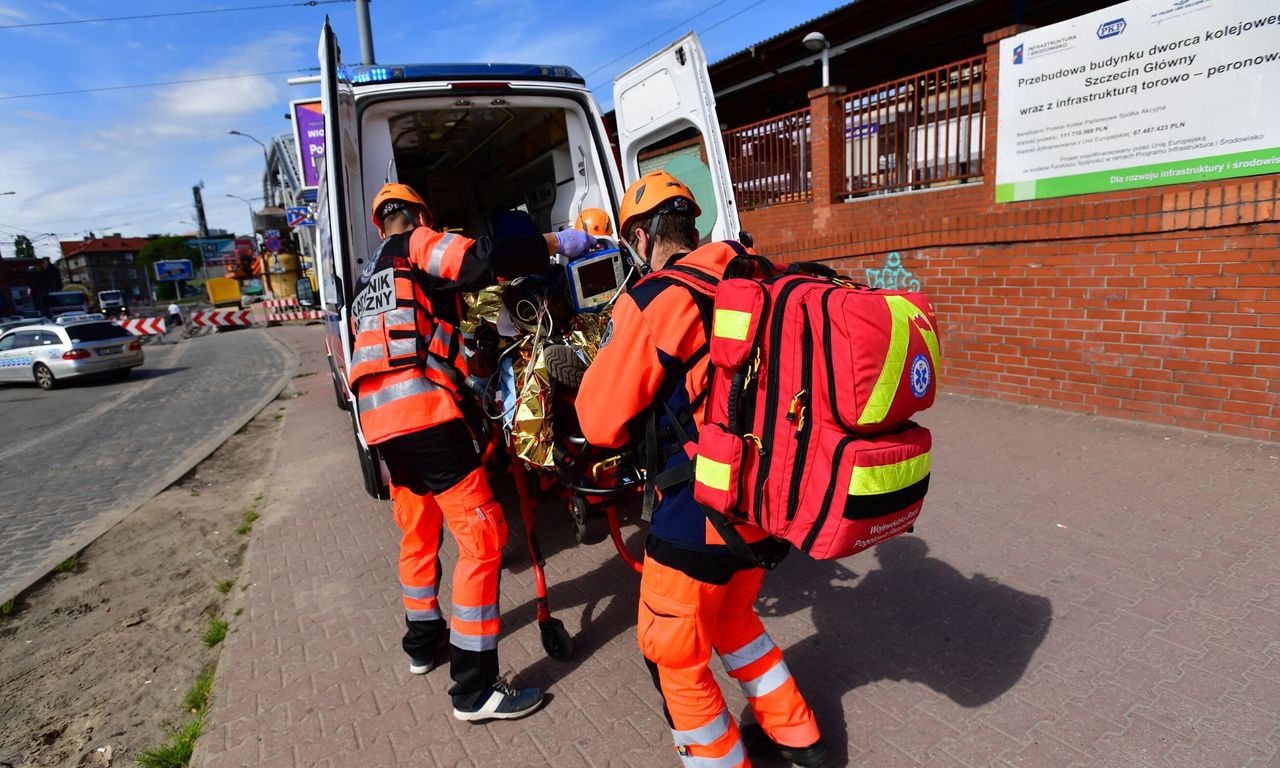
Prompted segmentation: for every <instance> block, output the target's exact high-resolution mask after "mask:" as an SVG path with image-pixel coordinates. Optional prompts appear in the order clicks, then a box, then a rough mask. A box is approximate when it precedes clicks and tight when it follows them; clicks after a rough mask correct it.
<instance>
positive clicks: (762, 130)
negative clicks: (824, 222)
mask: <svg viewBox="0 0 1280 768" xmlns="http://www.w3.org/2000/svg"><path fill="white" fill-rule="evenodd" d="M723 137H724V146H725V152H726V153H727V154H728V157H729V176H730V178H732V179H733V189H734V192H735V196H736V198H737V200H738V207H739V209H741V210H751V209H752V208H763V207H765V206H769V205H776V204H778V203H798V202H804V201H808V200H812V199H813V188H812V186H811V184H810V169H811V165H812V164H811V162H810V157H809V155H810V148H809V109H808V107H806V108H804V109H797V110H796V111H795V112H788V113H787V114H785V115H779V116H777V117H771V118H769V119H767V120H761V121H760V122H758V123H752V124H751V125H744V126H742V127H741V128H733V129H730V130H728V131H725V132H724V134H723Z"/></svg>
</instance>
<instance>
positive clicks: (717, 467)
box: [693, 454, 729, 491]
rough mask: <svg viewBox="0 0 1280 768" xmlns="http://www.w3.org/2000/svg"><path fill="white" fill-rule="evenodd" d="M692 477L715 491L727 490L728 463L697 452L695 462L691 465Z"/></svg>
mask: <svg viewBox="0 0 1280 768" xmlns="http://www.w3.org/2000/svg"><path fill="white" fill-rule="evenodd" d="M693 478H694V480H697V481H698V482H699V483H702V484H703V485H705V486H707V487H708V488H714V489H715V490H717V491H728V490H729V465H728V464H725V463H724V462H723V461H716V460H715V459H708V458H707V457H706V456H703V455H702V454H698V459H697V463H696V464H694V467H693Z"/></svg>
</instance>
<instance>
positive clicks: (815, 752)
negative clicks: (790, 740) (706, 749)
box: [738, 723, 827, 768]
mask: <svg viewBox="0 0 1280 768" xmlns="http://www.w3.org/2000/svg"><path fill="white" fill-rule="evenodd" d="M738 731H739V733H741V734H742V744H743V746H745V747H746V748H747V752H748V753H755V754H757V755H760V756H763V755H765V754H775V755H778V756H780V757H782V759H783V760H787V761H789V762H790V763H791V764H792V765H799V766H803V768H822V766H824V765H826V764H827V762H826V761H827V748H826V747H824V746H823V745H822V741H821V740H818V741H815V742H814V743H812V744H810V745H809V746H807V747H788V746H787V745H785V744H779V743H778V742H776V741H774V740H773V739H771V738H769V735H768V734H767V733H765V732H764V728H762V727H761V726H760V724H759V723H743V724H742V726H741V727H740V728H739V729H738Z"/></svg>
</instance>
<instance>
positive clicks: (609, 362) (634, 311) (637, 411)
mask: <svg viewBox="0 0 1280 768" xmlns="http://www.w3.org/2000/svg"><path fill="white" fill-rule="evenodd" d="M735 255H736V251H735V250H734V249H733V248H732V247H730V246H729V245H727V244H725V243H710V244H708V245H704V246H702V247H701V248H698V249H697V250H694V251H692V252H690V253H687V254H683V255H681V256H676V257H673V258H672V259H671V261H669V262H668V263H667V266H666V268H664V269H663V270H659V271H657V272H655V273H653V274H652V275H650V276H649V277H648V278H646V279H645V280H644V281H643V282H642V283H640V284H639V285H637V286H636V287H635V288H634V289H632V290H631V291H628V292H627V293H625V294H623V295H622V296H621V297H619V299H618V301H617V304H616V305H615V306H614V309H613V316H612V320H611V326H612V327H611V330H610V331H609V332H608V333H607V335H606V343H605V345H604V346H603V347H601V349H600V351H599V352H598V353H597V355H596V358H595V360H594V361H592V363H591V366H590V367H589V368H588V369H587V372H586V374H585V375H584V376H583V379H582V386H581V388H580V389H579V391H578V396H577V401H576V407H577V411H578V420H579V422H580V424H581V426H582V433H583V435H584V436H585V437H586V438H587V441H588V442H590V443H592V444H594V445H600V446H606V447H610V448H617V447H621V446H623V445H626V444H627V443H629V442H631V441H632V440H633V439H638V438H639V437H640V435H642V434H643V431H644V421H643V419H645V418H647V417H648V415H649V413H650V409H651V408H653V407H657V408H658V410H657V414H658V417H657V423H656V425H657V428H658V431H659V432H660V433H662V434H664V435H665V439H664V438H662V437H660V438H659V439H660V440H661V441H662V442H664V443H665V444H666V445H667V446H671V445H672V444H673V440H675V441H678V438H675V437H674V436H673V429H672V427H671V425H670V423H669V420H668V418H667V416H666V413H665V410H663V409H662V408H661V405H660V403H661V401H662V400H666V402H667V405H668V406H669V407H670V409H671V411H672V412H673V413H675V414H676V415H677V417H679V418H680V419H681V420H682V423H683V426H684V428H685V431H686V433H687V434H688V435H689V437H690V438H691V439H692V440H693V441H694V443H696V441H697V436H698V430H699V429H700V428H701V427H702V421H703V415H704V410H705V409H704V408H703V403H704V401H705V399H706V392H707V371H708V366H709V365H710V359H709V358H708V356H707V352H708V338H707V328H706V325H705V323H706V321H707V320H706V319H705V318H704V309H705V310H706V311H708V312H709V308H710V305H711V303H712V298H711V297H709V296H706V297H703V303H704V304H705V305H706V307H704V309H699V307H698V304H697V302H696V300H695V299H694V294H693V293H692V292H691V290H690V288H688V287H686V285H685V284H683V283H677V282H676V281H675V280H674V279H672V278H668V277H664V274H666V273H669V272H670V271H671V270H672V268H673V267H677V268H688V269H694V270H697V271H698V272H700V273H703V274H705V275H708V276H710V277H712V278H715V279H717V280H718V279H720V278H721V277H722V276H723V275H724V270H725V267H726V266H728V264H729V262H730V261H731V260H732V259H733V257H734V256H735ZM680 447H682V448H684V449H685V450H683V451H680V450H670V449H668V450H666V451H665V452H664V455H663V457H662V458H661V459H660V461H661V463H660V466H659V469H660V470H662V471H667V470H671V469H674V468H676V467H678V466H679V465H681V464H683V463H685V462H688V461H691V460H692V457H693V449H694V446H693V445H689V446H680ZM649 531H650V534H652V536H654V537H656V538H658V539H660V540H662V541H665V542H668V543H671V544H675V545H677V546H679V547H682V548H685V549H692V550H708V549H714V550H717V551H720V550H726V549H727V548H726V547H725V546H724V539H722V538H721V537H720V535H719V534H718V533H716V531H715V528H713V527H712V526H711V524H710V523H709V522H707V517H706V513H704V512H703V511H702V508H701V507H700V506H699V505H698V503H697V502H696V501H695V500H694V498H693V490H692V487H691V486H690V485H689V484H688V483H685V484H683V485H680V486H678V487H673V488H671V489H669V490H668V491H667V492H665V493H664V494H663V495H662V498H661V499H660V500H659V501H658V503H657V505H656V506H655V508H654V510H653V519H652V520H651V521H650V524H649ZM739 532H740V533H742V535H743V538H744V539H745V540H746V541H747V542H753V541H758V540H761V539H763V538H765V537H766V535H765V533H764V532H763V531H761V530H760V529H759V528H757V527H755V526H752V525H743V526H740V527H739Z"/></svg>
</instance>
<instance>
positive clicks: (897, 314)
mask: <svg viewBox="0 0 1280 768" xmlns="http://www.w3.org/2000/svg"><path fill="white" fill-rule="evenodd" d="M884 300H885V302H886V303H887V304H888V305H889V316H890V318H892V327H891V330H890V332H889V351H888V353H887V354H886V355H885V358H884V365H883V366H882V367H881V368H880V378H878V379H876V385H875V387H874V388H872V390H871V396H870V397H869V398H867V405H866V407H864V408H863V409H862V414H861V415H860V416H858V423H859V424H879V423H880V422H882V421H884V419H885V417H886V416H887V415H889V409H890V408H892V407H893V398H894V395H896V394H897V392H898V382H900V381H902V369H903V368H904V367H905V366H906V364H907V347H908V345H909V343H910V341H911V328H912V326H914V327H915V328H916V330H918V331H919V332H920V335H921V337H923V338H924V343H925V346H926V347H928V348H929V357H930V360H929V364H930V366H932V368H933V369H934V370H935V371H936V370H937V369H938V335H937V334H936V333H934V331H933V328H932V327H931V326H930V325H929V317H928V315H926V314H925V313H924V310H922V309H920V308H919V307H917V306H916V305H915V304H912V303H911V301H910V299H908V298H907V297H906V296H885V297H884ZM916 318H922V319H924V327H923V328H922V327H920V325H919V324H916V323H913V322H912V321H913V320H915V319H916Z"/></svg>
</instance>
